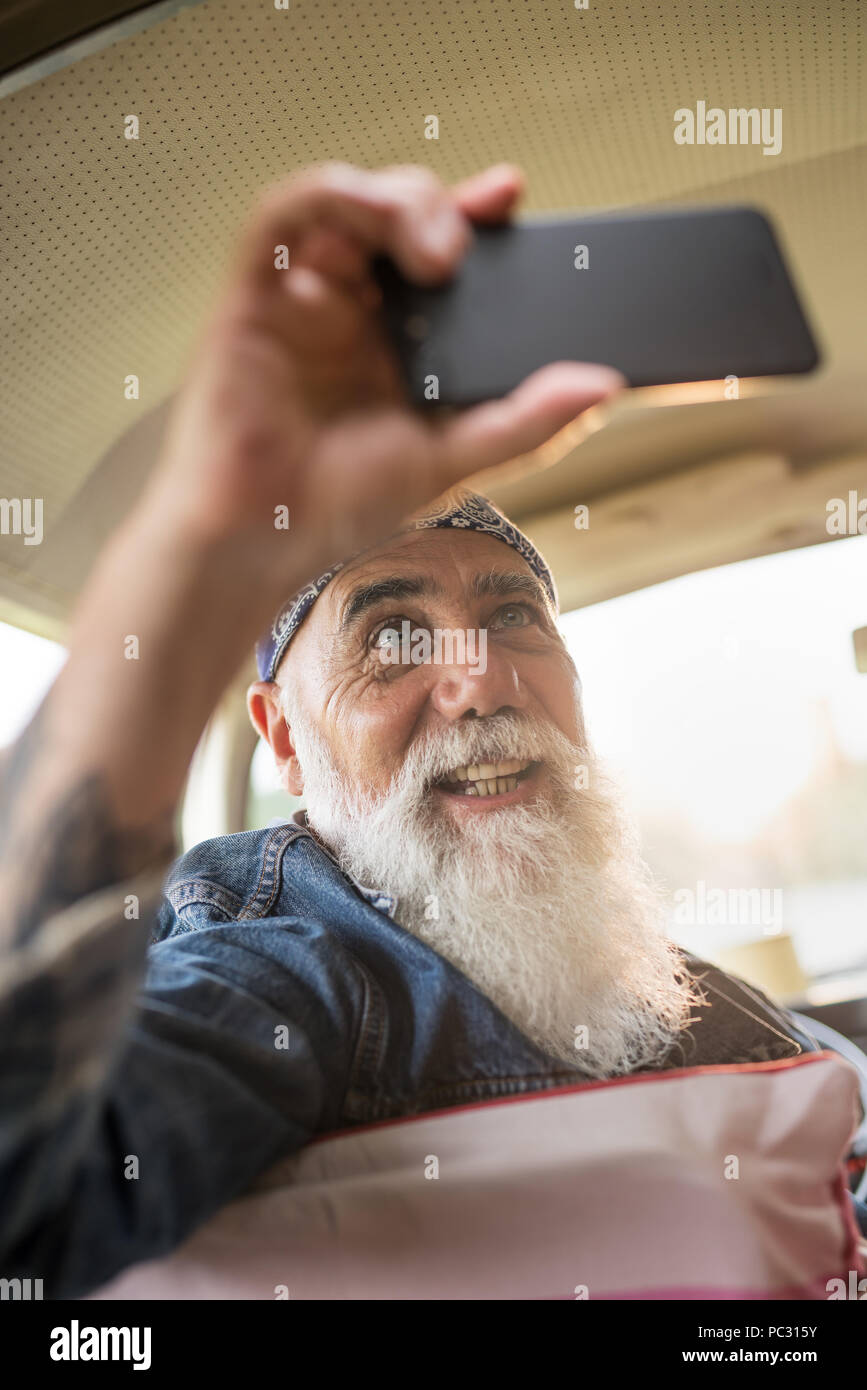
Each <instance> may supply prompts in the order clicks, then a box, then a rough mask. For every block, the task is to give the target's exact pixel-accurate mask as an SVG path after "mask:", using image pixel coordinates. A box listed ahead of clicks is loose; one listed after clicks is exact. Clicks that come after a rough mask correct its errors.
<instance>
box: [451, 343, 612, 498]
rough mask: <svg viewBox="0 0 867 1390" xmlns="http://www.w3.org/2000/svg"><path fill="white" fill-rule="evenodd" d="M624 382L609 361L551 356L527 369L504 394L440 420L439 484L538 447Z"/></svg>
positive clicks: (454, 480)
mask: <svg viewBox="0 0 867 1390" xmlns="http://www.w3.org/2000/svg"><path fill="white" fill-rule="evenodd" d="M626 384H627V383H626V381H625V379H624V378H623V377H622V376H621V375H620V373H619V372H616V371H614V369H613V368H612V367H603V366H597V365H595V364H589V363H583V362H554V363H552V364H551V365H550V366H547V367H542V368H541V369H540V370H539V371H537V372H533V374H532V375H531V376H528V377H527V379H526V380H525V381H523V382H522V383H521V385H520V386H518V387H517V388H516V389H515V390H514V391H512V392H511V393H510V394H509V395H508V396H504V397H503V398H502V399H500V400H496V401H489V402H486V403H485V404H484V405H479V406H475V407H474V408H473V409H471V410H468V411H466V412H465V413H464V414H462V415H460V416H458V417H457V418H456V419H454V420H453V421H450V422H449V424H448V425H446V427H445V429H444V431H443V436H442V441H441V445H442V454H441V467H442V472H443V479H442V481H443V486H444V487H450V486H451V485H452V484H453V483H455V482H458V481H460V479H462V478H465V477H467V476H468V474H470V473H475V472H478V471H480V470H481V469H483V468H491V467H493V466H494V465H495V464H498V463H506V462H507V461H508V460H509V459H513V458H517V457H518V456H519V455H520V454H526V453H528V452H529V451H530V450H531V449H536V448H538V447H539V445H540V444H544V443H545V441H546V440H547V439H550V438H551V436H552V435H553V434H556V433H557V431H558V430H559V429H562V428H563V426H564V425H567V424H568V423H569V421H570V420H574V418H575V416H576V415H580V414H581V412H582V411H583V410H586V409H587V408H588V407H589V406H591V405H595V404H596V403H597V402H598V401H602V400H606V399H607V398H608V397H610V396H612V395H614V394H615V393H616V392H617V391H619V390H621V389H622V388H623V387H624V386H626Z"/></svg>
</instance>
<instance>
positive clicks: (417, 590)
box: [340, 570, 550, 632]
mask: <svg viewBox="0 0 867 1390" xmlns="http://www.w3.org/2000/svg"><path fill="white" fill-rule="evenodd" d="M444 592H445V591H444V589H443V586H442V585H441V584H439V583H437V581H436V580H435V579H429V578H426V577H421V576H416V577H412V576H410V575H393V576H391V577H389V578H388V579H377V580H374V581H373V582H372V583H370V584H361V585H359V587H358V588H357V589H354V590H353V591H352V593H351V594H350V595H349V596H348V598H347V599H346V601H345V603H344V605H343V610H342V613H341V617H340V631H341V632H347V631H348V630H349V629H350V628H351V627H352V626H353V625H354V624H355V623H357V622H358V620H359V618H361V617H362V615H363V614H364V613H366V612H367V611H368V609H370V608H374V607H375V606H376V605H377V604H379V603H382V602H384V601H385V600H386V599H389V600H391V601H392V602H400V600H401V599H405V598H419V597H421V596H423V595H424V596H433V597H438V596H441V595H442V594H443V593H444ZM470 594H471V596H472V597H473V598H476V599H479V598H505V597H508V596H510V595H512V594H523V595H524V596H525V597H526V598H530V599H532V600H533V601H534V602H535V603H538V604H540V605H541V607H542V608H543V609H545V610H546V611H547V609H548V608H549V606H550V604H549V600H548V595H547V593H546V592H545V589H544V588H543V586H542V585H541V584H540V582H539V580H538V579H536V578H534V576H533V575H531V574H524V573H522V572H521V571H519V570H489V571H488V572H487V573H485V574H477V575H476V576H475V578H474V579H473V581H472V584H471V585H470Z"/></svg>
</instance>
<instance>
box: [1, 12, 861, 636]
mask: <svg viewBox="0 0 867 1390" xmlns="http://www.w3.org/2000/svg"><path fill="white" fill-rule="evenodd" d="M864 30H865V25H864V7H863V5H862V4H861V3H859V0H815V2H814V3H809V2H808V3H802V2H801V0H737V2H736V0H732V3H730V4H725V5H720V4H719V3H718V0H712V3H707V0H689V2H688V0H613V2H612V3H606V2H605V0H589V4H588V8H587V9H586V10H584V9H577V8H576V7H575V5H574V3H572V0H524V2H523V3H515V2H514V0H513V2H512V3H505V2H504V0H485V2H484V3H481V2H480V3H457V0H440V3H437V4H434V5H428V4H421V3H416V2H415V0H413V3H407V2H406V0H365V3H363V4H348V3H337V2H336V0H331V2H330V3H327V2H326V0H318V3H314V2H313V0H290V2H289V8H288V10H280V9H276V8H275V6H274V3H273V0H205V3H201V4H198V5H193V6H192V7H191V8H187V9H184V10H182V11H180V12H179V13H178V14H177V15H175V16H174V17H172V18H169V19H167V20H164V21H163V22H160V23H157V24H155V25H154V26H153V27H151V28H149V29H147V30H146V31H145V32H143V33H139V34H137V35H135V36H133V37H131V38H128V39H126V40H124V41H122V42H119V43H115V44H113V45H112V46H110V47H108V48H106V49H105V50H104V51H102V52H99V53H96V54H94V55H93V56H91V57H88V58H85V59H83V60H81V61H78V62H76V63H74V64H73V65H72V66H69V67H66V68H64V69H62V70H60V71H58V72H56V73H54V74H53V75H51V76H49V77H46V78H44V79H43V80H41V81H38V82H36V83H34V84H32V85H29V86H27V87H24V88H23V89H21V90H19V91H16V92H13V93H12V94H11V95H9V96H6V97H4V98H3V99H2V101H0V136H2V153H0V179H2V184H3V189H4V195H3V196H4V203H3V222H4V230H3V236H4V266H3V299H4V304H5V308H6V314H5V331H4V333H3V336H2V341H0V354H2V380H3V425H2V440H0V448H2V458H0V494H2V495H3V496H6V497H10V496H22V497H24V496H30V497H43V498H44V499H45V537H46V538H45V541H44V543H43V544H42V546H39V547H36V546H32V547H24V546H23V544H22V541H21V539H20V538H19V537H6V536H3V537H0V606H2V604H3V601H4V599H5V605H6V608H5V611H6V612H7V613H12V614H13V616H18V617H19V618H21V617H22V616H23V614H22V611H21V610H20V609H18V610H13V608H12V606H11V605H12V604H13V603H15V604H19V605H25V606H29V607H30V608H31V609H33V610H37V609H38V610H40V611H41V612H42V613H43V614H44V615H46V620H47V619H48V618H50V617H51V616H56V615H60V614H62V613H63V612H64V611H65V610H66V608H67V606H68V601H69V596H70V594H71V593H72V592H74V590H75V589H76V588H77V587H78V585H79V584H80V582H81V578H82V575H83V573H84V571H85V570H86V567H87V564H88V563H89V560H90V559H91V558H92V554H93V549H94V546H95V545H96V544H97V543H98V541H99V539H100V537H101V536H102V535H103V534H104V532H105V530H106V528H107V527H108V526H109V525H110V523H111V522H112V521H113V520H114V519H115V518H116V516H117V515H118V513H119V512H120V511H122V509H123V507H124V506H125V505H127V504H128V501H129V498H130V497H131V495H132V494H133V493H134V491H135V487H136V486H137V485H138V481H139V478H140V475H141V472H142V470H143V469H144V468H145V467H146V466H147V464H148V462H149V460H150V458H151V457H152V455H153V449H154V447H155V445H156V441H157V439H158V433H159V431H158V425H159V418H160V417H159V416H158V415H157V416H156V417H154V416H152V414H151V413H152V412H154V411H155V410H157V409H158V407H159V406H160V405H161V403H162V402H163V401H164V400H165V398H166V397H167V396H168V395H169V394H170V393H171V392H172V391H173V390H174V389H175V388H176V386H177V384H178V382H179V379H180V377H181V374H182V371H183V367H184V363H185V360H186V358H187V354H188V352H189V349H190V346H191V343H192V341H193V338H194V335H195V332H196V328H197V326H198V325H199V324H200V322H201V320H202V316H203V315H204V313H205V310H206V307H207V305H208V302H209V299H210V297H211V295H212V294H213V292H214V289H215V286H216V285H218V283H219V278H220V272H221V267H222V266H223V264H224V258H225V256H226V254H227V251H228V249H229V248H230V246H231V243H232V240H233V237H234V236H235V234H236V232H237V230H238V227H239V225H240V224H241V222H242V220H243V218H244V216H245V212H246V210H247V209H248V207H249V206H250V204H251V203H252V201H253V200H254V198H255V196H256V194H257V191H258V190H260V189H261V188H262V187H263V186H264V185H266V184H267V183H268V182H269V181H270V180H272V179H274V178H275V177H277V176H279V175H280V174H281V173H283V172H285V171H286V170H290V169H294V168H297V167H300V166H303V165H306V164H309V163H311V162H315V161H317V160H321V159H325V158H340V159H347V160H352V161H354V162H357V163H360V164H363V165H366V166H377V165H381V164H387V163H394V162H407V161H414V162H421V163H424V164H426V165H429V166H430V167H431V168H433V169H434V170H436V171H437V172H438V173H439V174H441V175H442V177H443V178H445V179H447V180H454V179H457V178H460V177H462V176H464V175H465V174H467V173H468V172H470V171H471V170H473V169H476V168H478V167H481V166H484V165H486V164H488V163H491V162H495V161H498V160H501V159H504V158H507V159H511V160H514V161H516V162H518V163H519V164H521V165H522V166H523V167H524V169H525V170H526V171H527V173H528V177H529V187H528V197H527V200H526V204H525V207H526V210H527V211H533V212H541V211H548V210H561V209H562V210H565V209H573V208H598V207H619V206H628V205H641V204H653V203H660V202H677V203H704V202H716V201H731V200H737V201H747V202H752V203H755V204H757V205H758V206H760V207H762V208H764V209H766V210H767V211H768V212H769V213H770V214H771V215H772V217H773V218H774V220H775V222H776V224H777V227H778V229H779V231H780V233H781V236H782V240H783V243H784V246H785V249H786V251H787V253H788V258H789V260H790V263H791V265H792V267H793V269H794V272H795V275H796V279H797V281H798V283H799V286H800V288H801V290H802V293H803V298H804V302H805V305H806V308H807V310H808V313H809V315H810V317H811V320H812V321H813V324H814V326H815V329H816V332H817V336H818V338H819V340H820V343H821V346H822V348H823V351H824V354H825V363H826V365H825V366H824V367H823V370H822V373H821V374H820V376H819V378H818V379H816V378H814V379H811V380H809V381H800V380H798V381H791V382H787V383H784V384H783V385H781V386H779V387H777V388H776V389H775V391H774V392H773V393H771V395H770V397H769V398H768V400H767V401H765V400H764V399H762V400H749V401H741V402H738V403H737V404H736V405H734V406H732V405H731V404H730V403H726V404H725V405H721V404H719V403H718V404H716V405H710V406H707V407H704V406H681V407H671V408H666V409H655V410H647V411H643V410H639V411H638V413H637V414H636V404H635V403H634V402H629V403H628V404H626V405H625V406H624V407H622V408H621V409H619V410H618V411H616V412H615V415H614V417H613V419H612V421H611V423H610V424H609V425H608V426H607V428H604V429H602V430H601V431H600V432H599V433H597V434H594V435H592V436H591V437H590V438H588V439H587V440H586V441H585V442H584V443H583V444H581V445H579V446H578V447H577V448H575V449H574V450H573V451H572V452H571V453H570V454H569V455H568V457H567V458H566V459H565V460H563V461H562V462H561V463H559V464H558V465H557V467H556V468H555V469H553V470H552V471H551V472H550V473H546V474H536V475H533V477H531V478H529V479H525V480H524V481H523V482H520V483H518V484H514V485H513V484H509V483H506V484H502V485H501V486H500V487H499V489H497V488H496V487H494V488H493V489H492V491H493V492H494V495H496V496H498V498H499V499H500V500H502V501H505V502H507V503H509V505H511V506H513V507H514V509H515V511H516V514H518V515H519V516H521V517H523V518H524V520H525V521H527V519H528V518H529V526H530V529H531V530H532V529H533V524H534V523H536V522H538V524H539V525H541V526H542V528H543V529H544V526H546V525H547V526H548V528H549V531H550V529H551V525H552V518H555V517H556V516H557V515H561V520H563V524H564V525H568V524H569V521H568V518H569V516H571V511H572V504H573V503H574V502H578V501H584V500H588V499H589V498H590V497H602V496H605V495H607V494H609V493H611V492H612V490H614V491H616V490H617V489H618V488H619V487H621V486H626V485H627V484H628V485H629V486H632V485H633V484H634V483H635V482H636V481H646V480H647V479H649V478H653V477H656V476H658V475H660V474H665V473H666V472H670V471H671V470H672V468H675V467H678V468H680V467H686V466H687V465H691V464H694V463H696V462H699V461H701V460H702V459H706V458H711V459H717V460H719V459H722V458H726V457H728V456H729V455H738V456H741V455H743V454H744V451H750V450H751V451H752V452H753V454H756V455H757V456H760V462H761V461H762V460H763V461H764V463H763V465H762V466H765V467H767V466H773V465H774V463H776V465H777V466H778V467H779V468H781V469H782V472H781V475H780V476H781V480H783V479H784V478H788V477H789V476H790V473H789V461H790V459H791V458H792V457H793V456H795V455H799V450H800V455H799V457H798V459H797V462H798V466H799V467H801V468H803V467H806V466H808V465H809V464H810V461H811V459H816V458H820V457H823V456H824V457H826V458H827V457H829V456H832V457H836V458H840V459H844V460H849V461H851V460H853V459H854V460H855V463H856V465H857V468H860V469H862V471H863V461H864V442H865V440H867V416H865V399H867V391H865V386H867V347H865V332H864V308H865V301H867V295H865V290H867V269H865V262H867V258H865V250H864V243H865V230H867V216H865V213H867V207H865V203H867V191H865V190H867V156H865V146H867V121H865V112H864V104H863V103H864V98H863V93H864V89H865V77H867V73H865V63H864ZM698 100H702V101H705V102H706V103H707V104H708V105H716V106H721V107H723V108H728V107H730V106H731V107H744V106H746V107H751V106H756V107H769V108H780V109H781V110H782V113H783V114H782V131H783V140H782V150H781V152H780V153H779V154H778V155H776V156H766V155H763V153H762V150H761V147H757V146H751V145H732V146H716V147H711V146H708V145H704V146H699V145H695V146H693V147H689V146H683V145H677V144H676V143H675V141H674V139H673V126H674V120H673V116H674V112H675V110H676V109H677V108H679V107H684V106H687V107H691V108H695V104H696V102H697V101H698ZM130 114H134V115H136V116H138V118H139V121H140V138H139V139H138V140H128V139H125V138H124V119H125V117H126V116H128V115H130ZM430 115H436V116H437V117H438V118H439V139H438V140H435V141H434V140H427V139H425V123H426V118H427V117H429V116H430ZM131 373H135V374H136V375H137V376H138V377H139V380H140V383H141V396H140V399H139V400H137V401H136V400H133V401H130V400H126V399H125V397H124V379H125V377H126V376H127V375H128V374H131ZM805 393H807V394H806V395H805ZM810 393H812V395H810ZM781 395H782V397H783V404H782V405H781V401H780V396H781ZM802 396H803V397H804V399H805V400H807V401H809V402H810V403H811V408H810V413H809V417H808V419H807V422H806V423H804V420H801V424H800V425H797V424H796V427H795V428H794V429H793V428H792V425H791V417H790V416H789V415H788V414H787V408H786V406H785V402H786V401H789V400H794V399H796V398H800V397H802ZM766 408H767V409H766ZM768 410H770V414H768V413H767V411H768ZM706 412H711V414H707V413H706ZM713 412H716V417H714V416H713ZM684 413H686V425H684V423H683V417H684ZM795 418H796V420H798V419H801V417H795ZM805 418H806V417H805ZM714 419H715V423H712V422H713V421H714ZM805 441H806V444H805ZM769 461H770V465H769ZM847 466H848V465H847ZM847 476H848V475H847ZM88 480H90V481H89V483H88ZM85 485H87V486H85ZM83 488H85V491H84V492H82V489H83ZM735 491H737V489H735ZM772 512H773V508H772V507H771V506H770V504H769V506H768V509H767V520H768V522H769V524H771V530H770V531H769V530H768V526H767V525H764V534H763V535H762V536H761V537H758V536H757V537H751V538H750V539H749V540H746V541H745V540H744V538H743V537H742V538H741V540H740V541H739V542H738V544H734V545H733V546H732V545H729V547H728V550H726V548H725V546H724V547H723V553H722V558H727V557H730V556H733V555H735V554H737V553H755V552H756V549H757V547H758V548H759V549H760V548H762V546H764V547H765V548H774V547H775V546H776V545H780V544H793V543H803V541H804V538H805V537H807V538H809V534H808V532H809V528H808V529H807V531H804V530H803V528H802V529H801V530H798V527H797V524H795V529H794V530H791V529H790V532H789V533H788V534H787V535H786V534H783V535H781V536H780V535H778V536H776V538H775V537H774V532H773V524H774V521H773V515H772ZM64 520H65V523H66V524H63V523H64ZM796 521H797V518H796ZM690 524H691V525H692V526H693V527H694V526H695V520H694V519H693V521H692V522H691V523H690ZM763 524H764V522H763ZM793 524H794V523H793ZM555 529H556V527H555ZM561 540H562V536H561ZM548 543H549V547H553V548H554V552H555V553H554V555H553V559H554V562H555V565H557V564H558V563H560V564H561V568H563V567H565V569H564V572H562V573H558V578H559V580H560V583H561V588H564V589H565V594H564V597H565V598H566V600H567V602H581V601H586V598H587V591H586V590H585V589H582V587H581V584H580V583H579V582H578V580H577V579H573V577H571V576H570V574H569V573H568V565H567V562H566V561H565V560H562V561H560V560H559V558H558V557H559V551H558V541H557V537H556V535H553V534H552V535H551V536H550V537H549V542H548ZM726 544H728V542H727V543H726ZM739 547H740V548H739ZM744 547H745V548H744ZM695 549H696V547H695V545H693V551H695ZM690 554H691V555H692V552H690ZM708 562H710V563H713V562H714V560H713V559H711V560H710V561H708ZM690 563H692V559H690ZM698 563H702V558H701V552H699V558H698ZM664 568H665V567H664V566H663V570H664ZM675 572H676V567H675ZM648 574H650V577H654V576H657V574H658V569H653V567H651V570H650V571H647V572H646V573H643V574H642V575H639V576H638V582H647V577H648ZM633 582H635V576H634V575H630V577H629V579H628V583H629V584H631V583H633ZM618 585H619V587H620V588H621V589H622V588H623V587H624V580H623V577H622V576H621V578H620V579H618V578H617V577H616V576H612V577H611V578H610V579H609V580H607V581H606V582H605V583H604V584H602V585H601V590H600V586H599V585H597V589H596V590H594V591H593V594H592V596H600V593H601V592H615V591H618ZM28 621H31V622H33V623H35V624H36V625H38V621H39V620H37V619H36V618H35V617H34V615H33V613H31V614H30V616H29V617H28Z"/></svg>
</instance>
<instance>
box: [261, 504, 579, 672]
mask: <svg viewBox="0 0 867 1390" xmlns="http://www.w3.org/2000/svg"><path fill="white" fill-rule="evenodd" d="M441 527H455V528H456V529H459V530H465V531H481V532H482V533H483V534H484V535H487V536H496V538H497V540H500V541H505V543H506V545H510V546H511V547H512V549H513V550H517V552H518V554H519V555H520V556H522V558H523V559H524V560H526V561H527V564H528V565H529V566H530V569H531V570H532V571H533V573H534V574H535V576H536V578H537V579H539V580H541V582H542V584H543V585H544V586H545V590H546V592H547V594H548V597H549V598H550V600H551V603H552V604H553V607H554V611H555V612H557V610H558V608H559V603H558V600H557V590H556V587H555V585H554V576H553V575H552V573H551V571H550V569H549V568H548V566H547V564H546V563H545V561H544V559H543V558H542V556H541V555H540V554H539V552H538V550H537V549H536V547H535V546H534V545H533V543H532V541H530V540H528V538H527V537H526V536H525V535H524V533H523V531H519V530H518V528H517V526H513V525H512V523H511V521H509V519H508V518H507V517H505V516H504V515H503V513H502V512H501V511H499V510H498V509H497V508H496V507H495V506H494V505H493V503H492V502H489V501H488V499H487V498H486V497H482V496H481V495H480V494H479V493H477V492H471V493H464V494H463V495H462V497H461V499H460V502H458V503H457V504H455V503H454V501H446V502H443V503H441V504H440V506H439V508H437V507H434V508H432V509H431V510H430V511H428V512H425V514H424V516H420V517H418V518H417V519H415V520H412V521H410V522H408V523H407V525H406V526H404V527H403V528H402V529H401V531H399V532H398V533H397V534H398V535H403V534H406V533H407V532H409V531H426V530H431V529H433V528H441ZM352 558H353V559H354V558H355V557H354V556H353V557H352ZM347 563H348V561H346V560H341V561H340V563H339V564H336V565H332V567H331V569H329V570H326V571H325V573H324V574H321V575H320V576H319V578H318V579H314V580H313V581H312V583H310V584H305V585H304V588H303V589H299V590H298V592H297V594H293V595H292V597H291V598H290V599H289V600H288V601H287V602H286V603H284V605H283V607H282V608H281V609H280V612H279V613H278V614H277V616H276V618H275V619H274V621H273V623H272V624H271V627H270V628H269V630H268V632H267V633H265V635H264V636H263V637H262V638H260V640H259V641H258V642H257V644H256V664H257V666H258V668H259V678H260V680H263V681H272V680H273V679H274V676H275V674H276V671H277V667H278V666H279V664H280V661H281V658H282V656H283V653H284V652H285V651H286V648H287V647H288V645H289V643H290V642H291V641H292V638H293V637H294V636H295V633H296V632H297V631H298V629H299V627H300V626H301V624H302V622H303V621H304V619H305V618H306V617H307V614H308V613H309V612H310V609H311V608H312V607H313V605H314V603H315V602H316V600H317V599H318V597H319V595H320V594H321V593H322V590H323V589H324V588H325V587H326V585H328V584H330V583H331V581H332V579H333V578H334V576H335V574H338V573H339V572H340V570H342V569H343V568H344V566H345V565H346V564H347Z"/></svg>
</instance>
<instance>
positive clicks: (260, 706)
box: [247, 681, 304, 796]
mask: <svg viewBox="0 0 867 1390" xmlns="http://www.w3.org/2000/svg"><path fill="white" fill-rule="evenodd" d="M280 694H281V690H280V686H279V685H278V684H277V682H276V681H254V682H253V684H252V685H251V686H250V687H249V689H248V690H247V713H248V714H249V716H250V721H251V723H252V725H253V728H254V729H255V730H256V732H257V733H258V734H260V735H261V737H262V738H263V739H264V740H265V742H266V743H267V744H269V745H270V747H271V751H272V753H273V754H274V764H275V766H276V768H277V770H278V772H279V773H280V780H281V782H282V783H283V785H284V786H285V788H286V790H287V791H288V792H289V794H290V796H300V795H301V793H302V792H303V790H304V777H303V775H302V772H301V765H300V763H299V762H298V757H297V755H296V752H295V741H294V739H293V738H292V731H291V729H290V728H289V725H288V724H287V723H286V719H285V716H284V714H283V709H282V706H281V703H280Z"/></svg>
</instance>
